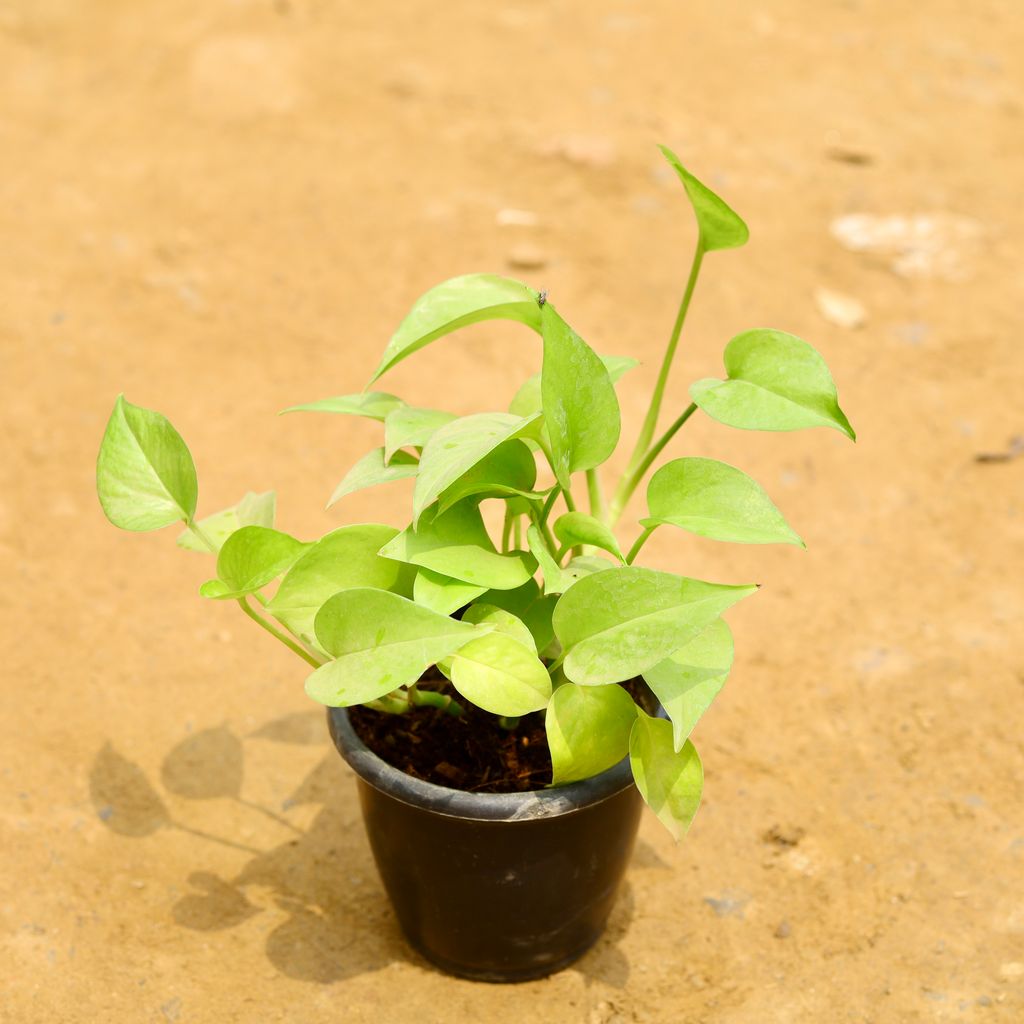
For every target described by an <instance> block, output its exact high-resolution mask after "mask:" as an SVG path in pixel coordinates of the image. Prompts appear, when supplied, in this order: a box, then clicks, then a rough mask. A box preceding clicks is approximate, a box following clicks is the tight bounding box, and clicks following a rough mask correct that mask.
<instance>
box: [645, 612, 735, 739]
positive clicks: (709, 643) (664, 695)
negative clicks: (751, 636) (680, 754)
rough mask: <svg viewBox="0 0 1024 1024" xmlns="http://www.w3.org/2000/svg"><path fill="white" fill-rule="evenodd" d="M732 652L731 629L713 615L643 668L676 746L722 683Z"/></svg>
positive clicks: (691, 728) (705, 709)
mask: <svg viewBox="0 0 1024 1024" xmlns="http://www.w3.org/2000/svg"><path fill="white" fill-rule="evenodd" d="M732 655H733V645H732V633H731V632H730V631H729V627H728V626H727V625H726V623H725V621H724V620H723V619H715V621H714V622H712V623H711V625H710V626H708V627H707V628H706V629H704V630H702V631H701V632H700V633H698V634H697V636H695V637H694V638H693V639H692V640H690V641H689V642H688V643H686V644H684V645H683V646H682V647H681V648H680V649H679V650H678V651H676V652H675V654H673V655H672V656H671V657H669V658H666V659H665V660H664V661H662V662H659V663H658V664H657V665H655V666H654V667H653V668H649V669H647V671H646V672H644V680H645V681H646V682H647V685H648V686H650V688H651V690H652V692H653V693H654V695H655V697H657V698H658V700H659V701H660V702H661V706H662V707H663V708H664V709H665V711H666V713H667V714H668V717H669V718H670V719H671V721H672V735H673V742H674V744H675V749H676V750H682V748H683V744H684V743H685V742H686V739H687V737H688V736H689V735H690V733H691V732H692V731H693V727H694V726H695V725H696V724H697V722H698V720H699V719H700V717H701V715H703V714H704V712H705V711H707V709H708V708H709V707H710V706H711V702H712V701H713V700H714V699H715V697H716V696H717V695H718V691H719V690H721V688H722V687H723V686H724V685H725V680H726V678H727V677H728V675H729V669H730V668H731V667H732Z"/></svg>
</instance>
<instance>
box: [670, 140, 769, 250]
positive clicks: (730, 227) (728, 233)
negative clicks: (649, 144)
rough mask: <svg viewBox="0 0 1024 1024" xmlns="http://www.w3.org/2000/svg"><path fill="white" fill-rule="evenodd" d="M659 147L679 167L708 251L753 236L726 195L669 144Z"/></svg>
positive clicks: (732, 246)
mask: <svg viewBox="0 0 1024 1024" xmlns="http://www.w3.org/2000/svg"><path fill="white" fill-rule="evenodd" d="M659 148H660V149H661V152H662V154H663V155H664V157H665V159H666V160H667V161H668V162H669V163H670V164H671V165H672V167H673V168H675V172H676V174H678V175H679V180H680V181H681V182H682V183H683V188H685V189H686V194H687V196H688V197H689V199H690V204H691V205H692V206H693V212H694V213H695V214H696V216H697V226H698V228H699V229H700V237H701V244H702V246H703V247H704V249H705V251H707V252H711V251H712V250H713V249H734V248H736V247H737V246H740V245H744V244H745V243H746V241H747V239H748V238H749V237H750V232H749V231H748V230H747V225H746V224H744V223H743V221H742V219H741V218H740V216H739V214H738V213H736V211H735V210H733V209H732V207H730V206H729V205H728V203H726V202H725V200H724V199H721V198H719V197H718V196H717V195H715V193H714V192H712V191H711V189H709V188H708V187H707V185H705V184H703V183H702V182H700V181H698V180H697V178H695V177H694V176H693V175H692V174H691V173H690V172H689V171H688V170H687V169H686V168H685V167H684V166H683V165H682V162H681V161H680V159H679V157H677V156H676V155H675V153H673V152H672V150H671V149H669V148H668V146H660V147H659Z"/></svg>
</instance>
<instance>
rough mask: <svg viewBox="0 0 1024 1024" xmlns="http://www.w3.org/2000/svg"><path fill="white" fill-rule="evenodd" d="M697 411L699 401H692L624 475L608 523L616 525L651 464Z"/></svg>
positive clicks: (613, 501)
mask: <svg viewBox="0 0 1024 1024" xmlns="http://www.w3.org/2000/svg"><path fill="white" fill-rule="evenodd" d="M696 411H697V403H696V402H691V403H690V404H689V405H688V406H687V407H686V408H685V409H684V410H683V411H682V412H681V413H680V414H679V415H678V416H677V417H676V419H675V420H674V421H673V423H672V425H671V426H670V427H669V428H668V430H666V431H665V433H664V434H662V435H661V437H659V438H658V440H657V441H655V442H654V444H653V445H651V448H650V450H649V451H648V452H647V454H646V455H645V456H644V457H643V459H642V460H641V462H640V465H639V466H637V467H636V469H635V470H634V471H633V472H632V473H631V474H629V476H628V477H624V478H623V481H622V483H621V484H620V485H619V489H618V491H617V492H616V494H615V498H614V499H613V500H612V503H611V507H610V508H609V509H608V525H609V526H614V525H615V524H616V523H617V522H618V521H619V516H621V515H622V510H623V509H624V508H625V507H626V503H627V502H628V501H629V499H630V498H631V497H633V492H634V491H635V490H636V489H637V487H639V486H640V482H641V481H642V480H643V478H644V477H645V476H646V475H647V471H648V470H649V469H650V468H651V464H652V463H653V462H654V460H655V459H656V458H657V457H658V456H659V455H660V454H661V452H662V449H663V448H664V447H665V445H667V444H668V443H669V441H671V440H672V438H673V437H675V436H676V434H677V433H678V432H679V428H680V427H681V426H682V425H683V424H684V423H685V422H686V421H687V420H688V419H689V418H690V417H691V416H692V415H693V414H694V413H695V412H696Z"/></svg>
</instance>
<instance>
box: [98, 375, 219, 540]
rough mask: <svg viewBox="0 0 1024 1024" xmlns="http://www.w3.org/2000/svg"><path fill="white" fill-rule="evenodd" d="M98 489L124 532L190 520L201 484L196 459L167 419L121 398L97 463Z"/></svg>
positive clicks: (104, 505)
mask: <svg viewBox="0 0 1024 1024" xmlns="http://www.w3.org/2000/svg"><path fill="white" fill-rule="evenodd" d="M96 491H97V493H98V495H99V499H100V505H101V506H102V508H103V512H104V514H105V515H106V517H107V518H108V519H109V520H110V521H111V522H112V523H113V524H114V525H115V526H119V527H120V528H121V529H122V530H139V531H141V530H159V529H160V528H161V527H163V526H170V524H171V523H176V522H188V521H189V520H190V519H191V518H192V517H193V516H194V515H195V511H196V498H197V495H198V492H199V485H198V483H197V481H196V467H195V465H194V463H193V462H192V456H191V455H190V454H189V450H188V448H187V446H186V445H185V442H184V441H183V440H182V439H181V435H180V434H179V433H178V432H177V431H176V430H175V429H174V427H172V426H171V423H170V421H169V420H168V419H167V417H166V416H162V415H161V414H160V413H158V412H153V411H152V410H151V409H143V408H142V407H141V406H139V405H132V404H131V403H130V402H126V401H125V400H124V395H119V396H118V398H117V401H116V402H115V403H114V410H113V412H111V414H110V419H109V420H108V422H107V429H106V432H105V433H104V435H103V441H102V443H101V444H100V454H99V458H98V459H97V461H96Z"/></svg>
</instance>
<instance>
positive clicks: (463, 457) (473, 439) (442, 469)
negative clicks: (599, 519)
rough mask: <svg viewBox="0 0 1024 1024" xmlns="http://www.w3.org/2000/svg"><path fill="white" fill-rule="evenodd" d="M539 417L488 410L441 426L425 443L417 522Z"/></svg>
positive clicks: (415, 512) (417, 492)
mask: <svg viewBox="0 0 1024 1024" xmlns="http://www.w3.org/2000/svg"><path fill="white" fill-rule="evenodd" d="M539 419H540V414H539V413H538V414H536V415H534V416H531V417H530V418H529V419H522V418H521V417H519V416H512V415H510V414H509V413H506V412H484V413H477V414H476V415H474V416H461V417H460V418H459V419H457V420H453V421H451V422H450V423H447V424H445V425H444V426H441V427H439V428H438V429H437V430H436V431H435V432H434V434H433V435H432V436H431V438H430V440H429V441H427V442H426V444H425V445H424V447H423V455H422V457H421V458H420V469H419V474H418V476H417V477H416V489H415V491H414V492H413V496H412V508H413V523H414V524H415V523H418V522H419V518H420V516H421V515H422V514H423V510H424V509H425V508H427V506H428V505H432V504H433V503H434V502H435V501H437V499H438V497H439V496H440V494H441V492H442V491H444V490H446V489H447V488H450V487H451V486H452V485H453V484H455V483H457V482H458V481H459V480H461V479H462V477H464V476H465V475H466V474H467V473H469V472H471V471H472V470H473V469H474V468H476V467H477V466H478V465H479V464H480V463H481V462H482V461H483V460H484V459H486V458H487V456H488V455H490V454H492V453H493V452H494V450H495V449H496V448H498V447H499V445H502V444H504V443H505V442H507V441H511V440H513V439H515V438H518V437H522V436H523V434H525V433H528V432H529V431H530V429H531V428H533V427H534V426H535V424H536V422H537V420H539ZM389 422H390V421H389ZM524 450H525V449H524ZM526 454H527V455H529V452H528V451H527V452H526ZM530 461H531V462H532V461H533V459H532V457H531V458H530ZM534 479H536V468H535V469H534Z"/></svg>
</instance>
